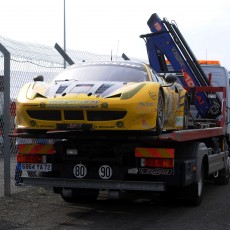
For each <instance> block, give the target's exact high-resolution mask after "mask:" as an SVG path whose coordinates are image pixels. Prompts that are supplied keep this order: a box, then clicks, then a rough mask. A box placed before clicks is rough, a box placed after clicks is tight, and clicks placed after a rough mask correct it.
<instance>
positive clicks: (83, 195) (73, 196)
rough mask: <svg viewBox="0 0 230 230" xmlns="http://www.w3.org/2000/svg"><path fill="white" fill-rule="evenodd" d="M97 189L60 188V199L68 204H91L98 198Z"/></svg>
mask: <svg viewBox="0 0 230 230" xmlns="http://www.w3.org/2000/svg"><path fill="white" fill-rule="evenodd" d="M98 194H99V190H98V189H82V188H62V191H61V197H62V199H63V200H64V201H66V202H68V203H76V202H86V201H89V202H92V201H96V200H97V198H98Z"/></svg>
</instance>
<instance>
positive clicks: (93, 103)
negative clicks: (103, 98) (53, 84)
mask: <svg viewBox="0 0 230 230" xmlns="http://www.w3.org/2000/svg"><path fill="white" fill-rule="evenodd" d="M99 102H100V101H99V100H51V101H49V102H48V103H47V104H45V103H41V104H40V107H42V108H44V107H46V108H98V104H99Z"/></svg>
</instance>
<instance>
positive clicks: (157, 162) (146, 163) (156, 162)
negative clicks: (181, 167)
mask: <svg viewBox="0 0 230 230" xmlns="http://www.w3.org/2000/svg"><path fill="white" fill-rule="evenodd" d="M141 166H142V167H152V168H173V167H174V159H164V158H163V159H162V158H161V159H153V158H141Z"/></svg>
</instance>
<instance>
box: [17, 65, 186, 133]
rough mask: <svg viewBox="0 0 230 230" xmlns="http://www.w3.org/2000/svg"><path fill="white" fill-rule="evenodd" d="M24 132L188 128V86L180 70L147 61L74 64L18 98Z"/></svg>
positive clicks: (23, 90)
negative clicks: (161, 71) (167, 70)
mask: <svg viewBox="0 0 230 230" xmlns="http://www.w3.org/2000/svg"><path fill="white" fill-rule="evenodd" d="M16 106H17V109H16V128H17V130H18V132H30V133H33V132H36V133H37V132H45V131H51V130H52V131H54V130H114V131H115V130H137V131H143V130H151V131H155V132H156V134H160V133H161V132H162V131H164V130H166V131H167V130H178V129H183V128H186V126H187V122H188V95H187V91H186V90H185V89H184V88H183V87H182V86H181V85H180V84H178V83H176V77H175V75H172V74H170V75H165V76H160V75H158V74H157V73H156V72H154V70H153V69H151V68H150V67H149V66H148V65H147V64H144V63H139V62H130V61H106V62H91V63H87V62H84V63H81V64H74V65H71V66H70V67H68V68H67V69H65V70H64V71H63V72H62V73H60V74H59V75H58V76H57V77H56V78H54V79H53V81H52V82H51V83H46V82H43V79H42V77H41V76H39V77H38V78H35V79H34V82H32V83H27V84H25V85H24V86H23V87H22V88H21V89H20V92H19V95H18V97H17V104H16Z"/></svg>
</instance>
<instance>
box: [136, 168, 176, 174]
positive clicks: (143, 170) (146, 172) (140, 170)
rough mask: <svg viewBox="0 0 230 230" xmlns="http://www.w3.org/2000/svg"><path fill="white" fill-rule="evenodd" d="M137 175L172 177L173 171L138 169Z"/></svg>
mask: <svg viewBox="0 0 230 230" xmlns="http://www.w3.org/2000/svg"><path fill="white" fill-rule="evenodd" d="M139 173H140V174H144V175H153V176H155V175H166V176H169V175H172V174H173V169H164V168H154V169H151V168H139Z"/></svg>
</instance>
